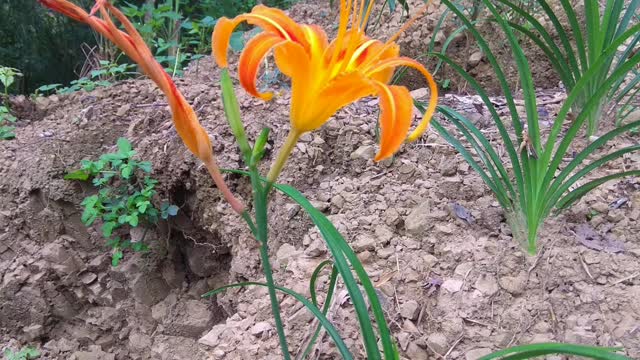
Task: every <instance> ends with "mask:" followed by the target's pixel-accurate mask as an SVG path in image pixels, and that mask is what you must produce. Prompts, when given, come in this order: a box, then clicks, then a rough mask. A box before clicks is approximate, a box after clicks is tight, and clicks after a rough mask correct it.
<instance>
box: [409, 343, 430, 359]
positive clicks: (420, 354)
mask: <svg viewBox="0 0 640 360" xmlns="http://www.w3.org/2000/svg"><path fill="white" fill-rule="evenodd" d="M407 357H408V358H409V359H411V360H428V359H429V354H428V353H427V350H425V349H423V348H421V347H420V346H418V345H417V344H416V343H410V344H409V346H407Z"/></svg>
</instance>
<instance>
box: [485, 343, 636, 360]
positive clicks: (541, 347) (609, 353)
mask: <svg viewBox="0 0 640 360" xmlns="http://www.w3.org/2000/svg"><path fill="white" fill-rule="evenodd" d="M619 350H620V349H618V348H600V347H595V346H585V345H574V344H562V343H560V344H557V343H541V344H529V345H520V346H514V347H511V348H508V349H504V350H500V351H496V352H494V353H491V354H489V355H485V356H483V357H481V358H480V359H478V360H494V359H502V360H507V359H510V360H516V359H532V358H534V357H537V356H543V355H548V354H566V355H577V356H584V357H588V358H591V359H596V360H631V358H628V357H626V356H624V355H620V354H616V353H615V352H614V351H619Z"/></svg>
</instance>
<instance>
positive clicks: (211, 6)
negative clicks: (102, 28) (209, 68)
mask: <svg viewBox="0 0 640 360" xmlns="http://www.w3.org/2000/svg"><path fill="white" fill-rule="evenodd" d="M112 1H113V0H112ZM74 2H75V3H76V4H78V5H81V6H83V7H84V8H85V9H89V8H90V7H91V6H92V4H93V3H94V1H93V0H74ZM113 2H114V4H115V5H116V6H118V7H120V8H138V9H143V7H144V9H145V10H146V9H153V10H152V11H151V13H150V14H149V16H144V14H143V15H142V16H140V17H139V18H138V19H136V20H138V23H137V24H136V25H137V26H139V29H140V30H144V29H143V28H142V27H143V26H145V23H147V22H150V23H151V22H152V23H153V25H155V26H146V28H147V29H149V28H150V29H151V31H150V32H148V33H147V34H144V31H141V33H143V34H144V35H146V36H145V37H146V38H147V39H148V40H149V45H150V46H151V47H152V50H154V51H156V54H157V55H158V57H159V61H160V62H161V63H163V64H164V65H165V66H167V67H169V68H170V67H172V64H174V63H175V57H176V54H175V53H171V47H172V46H171V44H170V41H171V40H177V41H178V44H175V46H173V48H174V49H177V48H179V49H180V53H179V54H178V58H179V64H180V65H183V64H184V62H186V61H188V60H190V59H192V58H193V56H192V54H203V53H207V52H208V51H209V50H210V44H209V42H210V36H211V31H212V30H213V24H214V23H215V19H218V18H219V17H221V16H227V17H232V16H235V15H237V14H239V13H242V12H247V11H250V10H251V8H252V7H253V6H255V5H256V4H257V3H258V2H260V3H262V4H264V5H268V6H275V7H279V8H287V7H289V6H291V5H292V4H293V3H294V2H295V0H265V1H257V0H199V1H198V0H129V1H125V0H115V1H113ZM145 6H146V7H145ZM176 8H177V9H178V11H177V12H176V11H174V10H175V9H176ZM167 9H168V10H167ZM0 13H2V14H3V17H2V21H1V22H0V65H3V66H9V67H13V68H16V69H19V70H21V71H22V72H23V73H24V75H25V76H24V77H23V78H22V79H20V82H19V83H18V84H16V86H15V87H14V88H13V89H12V91H13V92H14V93H25V94H27V93H33V92H34V91H35V90H36V89H38V88H39V87H41V86H43V85H49V84H62V85H64V86H67V85H68V84H69V83H71V81H74V80H77V79H78V78H80V77H82V76H87V75H88V74H87V73H84V71H83V70H86V69H83V67H85V62H86V61H87V58H86V56H85V53H86V52H87V49H88V48H89V49H90V48H92V47H94V46H96V45H98V46H99V47H100V50H101V52H104V54H100V59H101V60H114V59H115V58H118V54H109V51H111V50H113V49H108V48H103V46H102V45H103V44H102V43H101V41H100V39H99V38H96V36H94V34H93V33H92V32H91V30H90V29H88V28H87V27H86V26H82V25H79V24H76V23H75V22H74V21H73V20H69V19H68V18H66V17H63V16H57V15H54V14H53V13H50V12H49V11H47V10H46V9H44V8H43V7H42V6H41V5H40V4H39V3H38V2H37V1H35V0H30V1H25V0H3V1H2V2H1V3H0ZM159 19H163V20H166V21H163V24H160V23H159V21H158V20H159ZM167 25H170V26H169V27H171V26H175V27H176V28H177V29H178V30H177V31H178V36H177V37H176V38H175V39H170V38H169V37H168V36H165V35H166V31H165V34H163V33H162V30H166V26H167ZM163 36H164V37H163ZM158 38H162V39H161V41H158ZM83 44H85V46H84V51H83ZM86 45H88V46H86ZM127 61H128V59H126V58H124V57H121V58H120V59H119V63H120V64H122V63H126V62H127ZM96 63H97V62H96ZM88 70H96V69H95V68H91V69H88Z"/></svg>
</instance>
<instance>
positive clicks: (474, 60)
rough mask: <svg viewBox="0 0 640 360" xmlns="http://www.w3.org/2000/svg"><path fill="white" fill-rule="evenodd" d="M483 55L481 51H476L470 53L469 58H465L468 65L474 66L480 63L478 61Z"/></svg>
mask: <svg viewBox="0 0 640 360" xmlns="http://www.w3.org/2000/svg"><path fill="white" fill-rule="evenodd" d="M483 57H484V55H483V54H482V51H476V52H474V53H473V54H471V56H469V60H467V64H469V66H470V67H472V68H473V67H476V66H478V64H480V61H482V58H483Z"/></svg>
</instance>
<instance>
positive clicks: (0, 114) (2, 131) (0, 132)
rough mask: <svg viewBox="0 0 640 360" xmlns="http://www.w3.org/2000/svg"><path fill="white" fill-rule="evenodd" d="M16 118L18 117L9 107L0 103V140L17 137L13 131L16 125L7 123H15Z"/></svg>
mask: <svg viewBox="0 0 640 360" xmlns="http://www.w3.org/2000/svg"><path fill="white" fill-rule="evenodd" d="M16 120H17V119H16V117H15V116H13V115H12V114H11V112H10V111H9V108H8V107H6V106H4V105H0V140H11V139H14V138H15V137H16V134H15V133H14V132H13V130H15V127H13V126H8V125H6V124H7V123H14V122H16Z"/></svg>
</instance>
